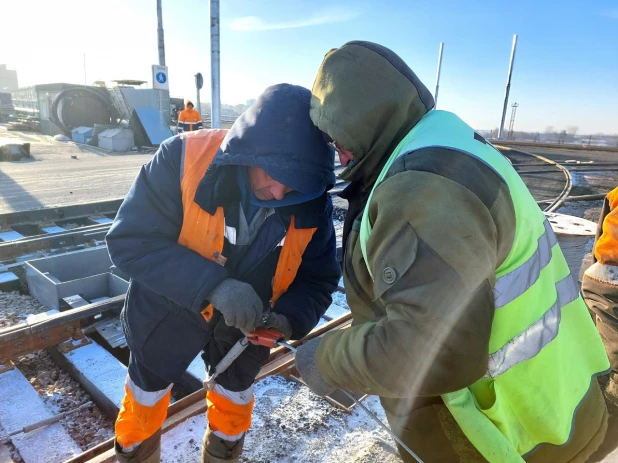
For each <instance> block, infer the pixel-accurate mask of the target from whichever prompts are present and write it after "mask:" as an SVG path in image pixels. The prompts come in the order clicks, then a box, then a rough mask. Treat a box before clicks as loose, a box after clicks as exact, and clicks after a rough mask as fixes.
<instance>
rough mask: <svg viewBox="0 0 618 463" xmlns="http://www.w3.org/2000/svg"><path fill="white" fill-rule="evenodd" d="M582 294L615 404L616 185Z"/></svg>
mask: <svg viewBox="0 0 618 463" xmlns="http://www.w3.org/2000/svg"><path fill="white" fill-rule="evenodd" d="M582 293H583V295H584V299H585V301H586V304H588V308H589V309H590V310H592V311H593V312H594V314H595V318H596V325H597V330H598V331H599V334H600V335H601V339H603V344H604V345H605V350H606V351H607V355H608V357H609V361H610V364H611V368H612V372H611V374H610V376H609V383H608V384H607V386H606V388H605V395H606V396H607V397H608V398H609V399H610V400H611V401H612V402H613V403H614V404H615V405H616V407H618V188H615V189H613V190H612V191H610V192H609V194H608V195H607V196H606V197H605V201H604V203H603V209H602V210H601V218H600V219H599V226H598V228H597V239H596V242H595V244H594V264H592V266H590V267H589V268H588V269H587V270H586V272H585V273H584V278H583V281H582ZM616 412H618V410H616V411H614V413H616Z"/></svg>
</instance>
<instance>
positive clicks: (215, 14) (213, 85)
mask: <svg viewBox="0 0 618 463" xmlns="http://www.w3.org/2000/svg"><path fill="white" fill-rule="evenodd" d="M220 56H221V51H220V48H219V0H210V89H211V110H210V127H211V128H213V129H220V128H221V71H220V67H219V60H220Z"/></svg>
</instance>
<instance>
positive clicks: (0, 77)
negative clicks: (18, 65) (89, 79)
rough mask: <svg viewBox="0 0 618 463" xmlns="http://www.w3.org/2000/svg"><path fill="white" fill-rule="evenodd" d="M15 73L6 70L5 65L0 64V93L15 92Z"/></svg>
mask: <svg viewBox="0 0 618 463" xmlns="http://www.w3.org/2000/svg"><path fill="white" fill-rule="evenodd" d="M18 88H19V85H17V71H11V70H10V69H7V68H6V64H0V91H1V90H17V89H18Z"/></svg>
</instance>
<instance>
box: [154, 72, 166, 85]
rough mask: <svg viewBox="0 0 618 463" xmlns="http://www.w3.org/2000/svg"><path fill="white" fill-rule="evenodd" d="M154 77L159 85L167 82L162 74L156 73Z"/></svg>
mask: <svg viewBox="0 0 618 463" xmlns="http://www.w3.org/2000/svg"><path fill="white" fill-rule="evenodd" d="M155 77H156V78H157V82H159V83H160V84H164V83H165V81H166V80H167V76H166V75H165V73H164V72H157V74H156V76H155Z"/></svg>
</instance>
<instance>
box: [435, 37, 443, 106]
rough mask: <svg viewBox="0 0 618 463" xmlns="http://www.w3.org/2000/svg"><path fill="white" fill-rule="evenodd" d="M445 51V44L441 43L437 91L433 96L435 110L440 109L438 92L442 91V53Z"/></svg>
mask: <svg viewBox="0 0 618 463" xmlns="http://www.w3.org/2000/svg"><path fill="white" fill-rule="evenodd" d="M443 50H444V42H440V54H439V55H438V71H437V73H436V91H435V93H434V95H433V101H434V105H433V107H434V109H438V90H439V89H440V71H441V70H442V51H443Z"/></svg>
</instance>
